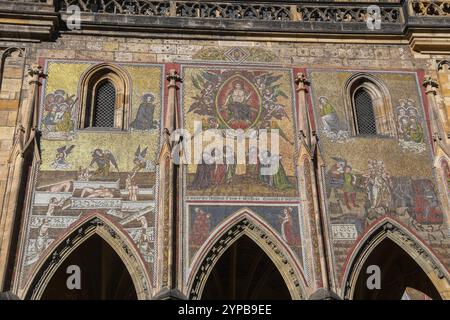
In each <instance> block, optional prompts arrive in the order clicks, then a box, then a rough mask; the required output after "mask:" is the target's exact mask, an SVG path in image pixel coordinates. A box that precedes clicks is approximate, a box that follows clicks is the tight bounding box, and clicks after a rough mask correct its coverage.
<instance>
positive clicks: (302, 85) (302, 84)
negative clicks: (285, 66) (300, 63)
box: [294, 73, 310, 91]
mask: <svg viewBox="0 0 450 320" xmlns="http://www.w3.org/2000/svg"><path fill="white" fill-rule="evenodd" d="M294 81H295V84H296V85H297V91H303V90H304V91H306V90H307V87H308V86H309V85H310V82H309V80H308V78H307V77H306V75H305V74H304V73H298V74H297V76H296V77H295V79H294Z"/></svg>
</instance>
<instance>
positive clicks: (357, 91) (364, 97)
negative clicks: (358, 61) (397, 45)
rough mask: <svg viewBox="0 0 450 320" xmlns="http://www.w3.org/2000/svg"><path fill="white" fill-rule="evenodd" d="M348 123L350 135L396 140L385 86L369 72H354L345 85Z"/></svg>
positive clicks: (393, 117) (391, 107)
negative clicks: (384, 137) (385, 137)
mask: <svg viewBox="0 0 450 320" xmlns="http://www.w3.org/2000/svg"><path fill="white" fill-rule="evenodd" d="M343 92H344V102H345V113H346V118H347V123H348V125H349V129H350V132H351V133H352V134H353V135H367V134H369V135H382V136H388V137H397V136H398V134H397V128H396V124H395V114H394V108H393V106H392V101H391V96H390V94H389V90H388V88H387V87H386V85H385V84H384V83H383V82H382V81H381V80H380V79H378V78H377V77H375V76H374V75H372V74H368V73H363V72H359V73H355V74H353V75H352V76H351V77H350V78H348V79H347V81H346V82H345V84H344V91H343Z"/></svg>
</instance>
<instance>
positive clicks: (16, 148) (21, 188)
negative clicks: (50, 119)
mask: <svg viewBox="0 0 450 320" xmlns="http://www.w3.org/2000/svg"><path fill="white" fill-rule="evenodd" d="M28 77H29V82H28V83H29V85H30V88H29V91H28V97H29V98H28V99H29V100H28V102H27V103H26V104H25V106H24V108H23V109H22V110H21V112H20V114H21V115H20V116H19V117H20V118H19V120H18V122H17V127H16V132H15V136H14V144H13V148H12V151H11V154H10V157H9V159H8V174H7V180H6V190H5V194H4V195H3V202H2V207H1V208H0V291H5V290H8V289H9V288H8V286H9V280H10V277H11V276H12V274H11V271H12V268H11V267H12V265H11V264H13V263H14V258H12V259H9V258H10V257H14V256H15V253H13V254H11V252H10V251H11V245H12V241H13V240H14V239H13V233H14V226H15V223H17V221H19V220H20V215H21V213H22V212H27V209H28V206H29V203H27V202H28V201H27V200H28V199H29V197H27V194H26V185H23V184H22V180H24V179H27V178H28V179H27V180H28V181H27V182H29V181H32V180H33V176H34V172H35V166H37V165H39V163H40V153H39V134H38V132H37V130H38V129H37V128H38V120H39V88H40V86H41V85H42V84H41V78H44V77H45V75H44V73H43V72H42V68H41V66H38V65H35V66H33V67H31V68H30V69H29V70H28ZM30 168H31V170H30ZM28 172H29V173H30V174H29V175H28ZM19 197H20V198H21V201H19ZM19 204H20V205H19ZM15 240H17V239H15Z"/></svg>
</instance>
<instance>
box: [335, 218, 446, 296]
mask: <svg viewBox="0 0 450 320" xmlns="http://www.w3.org/2000/svg"><path fill="white" fill-rule="evenodd" d="M386 237H387V238H390V239H391V240H393V241H394V242H395V243H396V244H397V245H399V246H400V247H401V248H402V249H403V250H405V252H407V253H408V254H409V255H410V256H411V257H412V258H413V259H414V260H415V261H416V262H417V263H418V264H419V265H420V266H421V267H422V268H423V267H424V265H426V266H427V267H429V268H431V270H432V272H433V273H434V274H435V275H436V276H437V278H438V279H444V278H445V279H447V281H450V278H449V277H448V275H447V274H446V273H444V271H443V269H442V267H441V266H440V265H439V263H438V262H436V261H435V258H433V257H432V256H431V255H430V254H429V253H428V252H427V251H426V250H425V249H424V248H423V247H422V246H421V245H420V244H418V243H417V242H416V241H414V239H412V238H411V237H410V236H409V235H408V234H407V233H406V232H404V231H403V230H401V229H400V228H399V227H398V226H396V225H395V224H393V223H391V222H389V221H387V222H385V223H384V224H383V225H381V226H380V227H378V229H377V230H376V231H375V232H373V233H372V234H371V235H370V236H369V238H367V239H366V240H365V242H364V243H363V244H362V245H361V246H362V247H361V248H360V250H359V252H358V253H357V256H356V257H355V259H354V260H353V261H352V265H351V266H350V268H349V270H348V271H347V273H346V274H347V279H346V282H345V284H344V298H345V299H351V295H352V289H353V288H354V286H355V283H356V281H357V280H358V276H359V273H360V268H362V266H363V264H364V262H365V259H366V258H367V257H368V255H370V253H371V252H372V250H373V249H374V248H375V247H376V246H377V245H378V244H379V243H380V241H382V240H383V239H385V238H386Z"/></svg>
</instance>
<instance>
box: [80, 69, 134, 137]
mask: <svg viewBox="0 0 450 320" xmlns="http://www.w3.org/2000/svg"><path fill="white" fill-rule="evenodd" d="M80 87H81V88H80V91H81V92H82V95H81V112H80V114H79V128H81V129H102V130H105V129H106V130H111V129H119V130H126V129H128V124H129V114H130V112H129V109H130V81H129V77H128V76H127V74H126V73H125V72H124V71H123V70H121V69H120V68H119V67H116V66H111V65H107V64H101V65H97V66H94V67H93V68H91V69H89V70H88V71H87V72H86V73H85V74H84V75H83V77H82V79H81V81H80Z"/></svg>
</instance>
